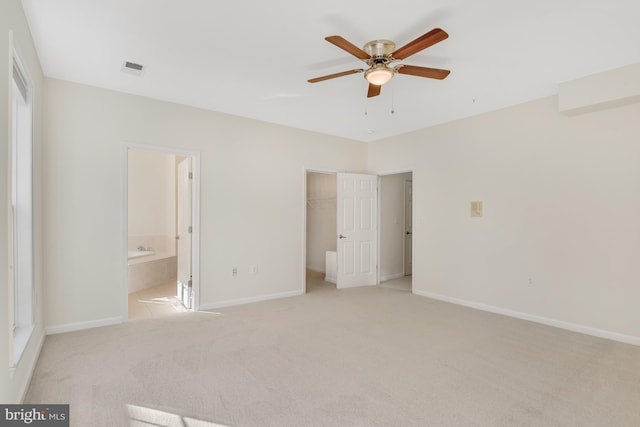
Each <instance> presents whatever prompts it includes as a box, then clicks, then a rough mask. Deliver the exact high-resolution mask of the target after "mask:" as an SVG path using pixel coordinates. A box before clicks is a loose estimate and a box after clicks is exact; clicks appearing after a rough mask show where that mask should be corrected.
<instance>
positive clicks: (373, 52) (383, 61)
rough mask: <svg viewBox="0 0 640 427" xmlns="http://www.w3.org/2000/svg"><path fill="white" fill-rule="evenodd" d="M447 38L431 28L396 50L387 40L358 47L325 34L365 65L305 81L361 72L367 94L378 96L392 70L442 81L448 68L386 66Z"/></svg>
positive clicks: (316, 80) (390, 77)
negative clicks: (365, 67) (364, 66)
mask: <svg viewBox="0 0 640 427" xmlns="http://www.w3.org/2000/svg"><path fill="white" fill-rule="evenodd" d="M447 37H449V34H447V33H446V32H445V31H444V30H441V29H440V28H434V29H433V30H431V31H429V32H428V33H425V34H423V35H421V36H420V37H418V38H417V39H415V40H413V41H412V42H409V43H407V44H406V45H404V46H402V47H401V48H399V49H396V45H395V43H394V42H392V41H390V40H373V41H370V42H369V43H367V44H365V45H364V47H363V48H362V49H360V48H359V47H357V46H355V45H354V44H352V43H351V42H349V41H348V40H346V39H344V38H343V37H341V36H328V37H325V38H324V39H325V40H326V41H328V42H329V43H332V44H334V45H336V46H338V47H339V48H340V49H343V50H345V51H347V52H348V53H350V54H351V55H353V56H355V57H356V58H358V59H360V60H362V61H364V62H365V63H366V64H367V65H368V66H369V68H367V69H366V70H365V69H363V68H357V69H354V70H349V71H342V72H340V73H335V74H329V75H327V76H322V77H316V78H314V79H309V80H307V81H308V82H309V83H317V82H321V81H324V80H329V79H335V78H336V77H342V76H348V75H349V74H357V73H362V72H364V78H365V79H367V81H368V82H369V90H368V92H367V97H368V98H371V97H372V96H378V95H380V90H381V89H382V85H384V84H385V83H388V82H389V81H390V80H391V79H392V78H393V76H394V75H395V74H396V73H399V74H409V75H412V76H418V77H426V78H429V79H438V80H442V79H444V78H445V77H447V76H448V75H449V73H450V72H451V71H449V70H443V69H440V68H427V67H418V66H415V65H404V64H399V65H396V66H395V67H390V66H389V64H391V63H392V62H396V61H401V60H403V59H405V58H408V57H410V56H411V55H414V54H416V53H418V52H420V51H421V50H424V49H426V48H428V47H429V46H433V45H434V44H436V43H439V42H441V41H442V40H445V39H446V38H447Z"/></svg>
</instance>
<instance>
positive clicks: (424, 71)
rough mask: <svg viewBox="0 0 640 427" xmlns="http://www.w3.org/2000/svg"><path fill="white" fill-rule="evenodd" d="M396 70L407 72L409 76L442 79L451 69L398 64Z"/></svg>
mask: <svg viewBox="0 0 640 427" xmlns="http://www.w3.org/2000/svg"><path fill="white" fill-rule="evenodd" d="M396 71H397V72H398V73H400V74H409V75H411V76H418V77H427V78H429V79H438V80H442V79H444V78H445V77H447V76H448V75H449V73H450V72H451V71H449V70H443V69H440V68H427V67H417V66H415V65H398V66H397V67H396Z"/></svg>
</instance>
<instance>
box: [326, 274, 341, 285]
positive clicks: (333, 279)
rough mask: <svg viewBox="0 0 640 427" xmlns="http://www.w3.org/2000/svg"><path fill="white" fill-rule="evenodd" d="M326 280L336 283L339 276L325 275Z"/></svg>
mask: <svg viewBox="0 0 640 427" xmlns="http://www.w3.org/2000/svg"><path fill="white" fill-rule="evenodd" d="M324 281H325V282H329V283H333V284H334V285H335V284H336V283H338V278H337V277H333V276H324Z"/></svg>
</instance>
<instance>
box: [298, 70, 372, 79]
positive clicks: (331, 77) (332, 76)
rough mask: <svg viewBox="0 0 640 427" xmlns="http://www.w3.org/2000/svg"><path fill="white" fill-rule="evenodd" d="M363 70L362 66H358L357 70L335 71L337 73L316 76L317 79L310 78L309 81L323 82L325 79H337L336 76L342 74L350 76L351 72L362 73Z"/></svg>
mask: <svg viewBox="0 0 640 427" xmlns="http://www.w3.org/2000/svg"><path fill="white" fill-rule="evenodd" d="M363 71H364V70H363V69H362V68H358V69H355V70H349V71H343V72H341V73H335V74H329V75H326V76H322V77H316V78H315V79H309V80H307V81H308V82H309V83H318V82H322V81H324V80H329V79H335V78H336V77H342V76H348V75H349V74H356V73H361V72H363Z"/></svg>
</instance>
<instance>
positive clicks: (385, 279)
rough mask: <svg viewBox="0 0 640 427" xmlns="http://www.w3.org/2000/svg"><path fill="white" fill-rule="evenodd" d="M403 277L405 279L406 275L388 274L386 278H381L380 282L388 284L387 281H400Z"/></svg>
mask: <svg viewBox="0 0 640 427" xmlns="http://www.w3.org/2000/svg"><path fill="white" fill-rule="evenodd" d="M401 277H404V273H396V274H386V275H384V276H380V281H381V282H386V281H387V280H393V279H400V278H401Z"/></svg>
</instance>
